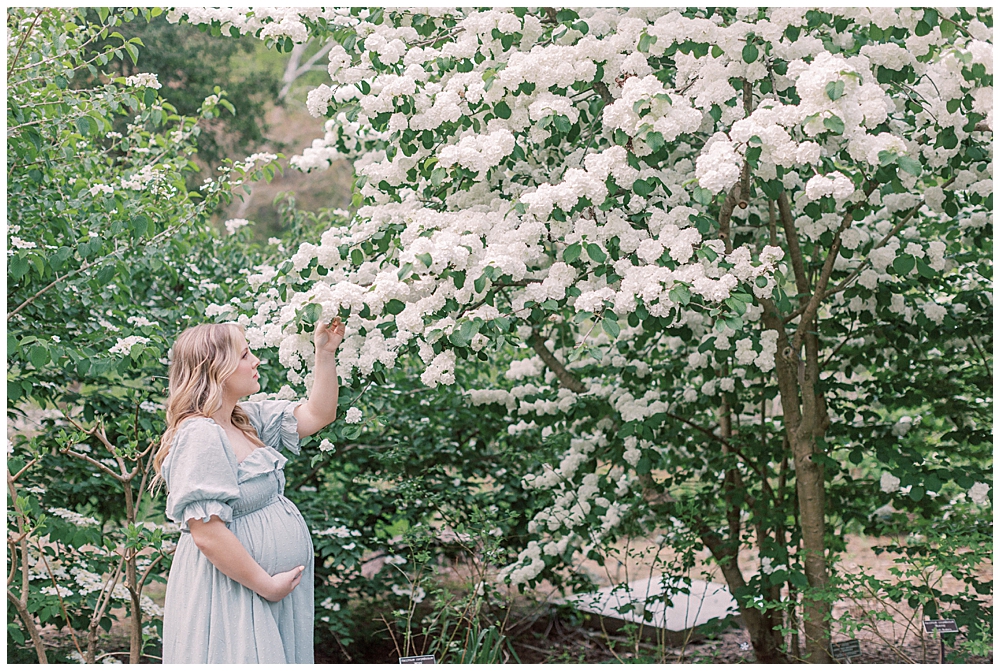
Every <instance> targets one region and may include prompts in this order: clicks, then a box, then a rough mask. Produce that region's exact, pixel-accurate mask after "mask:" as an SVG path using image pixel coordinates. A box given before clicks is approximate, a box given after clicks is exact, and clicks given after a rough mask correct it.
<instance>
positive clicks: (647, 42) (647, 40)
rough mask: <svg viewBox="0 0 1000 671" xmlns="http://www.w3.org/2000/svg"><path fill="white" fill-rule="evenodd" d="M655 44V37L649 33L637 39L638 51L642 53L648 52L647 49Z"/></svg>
mask: <svg viewBox="0 0 1000 671" xmlns="http://www.w3.org/2000/svg"><path fill="white" fill-rule="evenodd" d="M654 44H656V36H655V35H650V34H649V33H643V34H642V36H641V37H640V38H639V44H638V49H639V51H641V52H642V53H646V52H648V51H649V47H650V46H652V45H654Z"/></svg>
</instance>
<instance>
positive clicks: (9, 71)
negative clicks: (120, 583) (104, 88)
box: [7, 7, 45, 664]
mask: <svg viewBox="0 0 1000 671" xmlns="http://www.w3.org/2000/svg"><path fill="white" fill-rule="evenodd" d="M44 13H45V8H44V7H43V8H42V9H39V10H38V11H37V12H35V20H34V21H32V22H31V27H29V28H28V30H27V31H26V32H25V33H24V35H23V36H22V37H21V43H20V44H19V45H17V53H16V54H14V60H12V61H11V62H10V65H9V66H8V67H7V83H8V84H9V83H10V75H11V74H12V73H13V72H14V66H15V65H17V59H19V58H20V57H21V50H22V49H24V43H25V42H27V41H28V36H29V35H31V32H32V31H33V30H34V29H35V25H36V24H37V23H38V19H40V18H42V14H44ZM43 664H44V662H43Z"/></svg>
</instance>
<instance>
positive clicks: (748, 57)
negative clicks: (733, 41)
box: [743, 42, 760, 63]
mask: <svg viewBox="0 0 1000 671" xmlns="http://www.w3.org/2000/svg"><path fill="white" fill-rule="evenodd" d="M758 55H760V51H758V50H757V47H755V46H754V45H753V43H751V42H747V44H746V46H745V47H743V62H744V63H753V62H754V61H755V60H757V56H758Z"/></svg>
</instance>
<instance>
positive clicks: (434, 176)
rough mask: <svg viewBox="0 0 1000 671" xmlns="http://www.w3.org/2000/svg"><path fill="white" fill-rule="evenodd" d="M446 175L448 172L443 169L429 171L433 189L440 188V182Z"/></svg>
mask: <svg viewBox="0 0 1000 671" xmlns="http://www.w3.org/2000/svg"><path fill="white" fill-rule="evenodd" d="M447 175H448V171H447V170H445V169H444V168H434V170H432V171H431V184H433V185H434V187H435V188H437V187H439V186H441V182H443V181H444V178H445V177H446V176H447Z"/></svg>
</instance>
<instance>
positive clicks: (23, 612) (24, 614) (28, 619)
mask: <svg viewBox="0 0 1000 671" xmlns="http://www.w3.org/2000/svg"><path fill="white" fill-rule="evenodd" d="M7 600H8V601H10V602H11V603H12V604H13V605H14V610H16V611H17V614H18V616H19V617H20V618H21V621H22V622H24V628H25V629H27V630H28V635H29V636H31V642H32V644H34V646H35V654H37V655H38V663H39V664H48V663H49V662H48V659H47V658H46V656H45V645H44V644H43V643H42V638H41V636H39V635H38V627H37V625H35V618H33V617H32V616H31V613H29V612H28V608H27V606H26V605H24V604H23V603H21V601H20V599H18V598H17V597H16V596H14V593H13V592H11V591H10V590H9V589H8V590H7Z"/></svg>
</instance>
